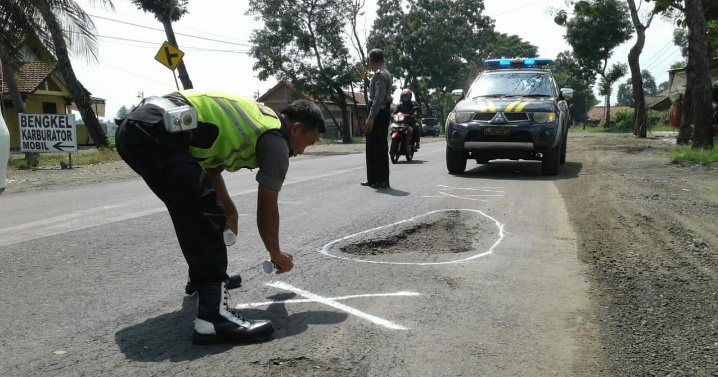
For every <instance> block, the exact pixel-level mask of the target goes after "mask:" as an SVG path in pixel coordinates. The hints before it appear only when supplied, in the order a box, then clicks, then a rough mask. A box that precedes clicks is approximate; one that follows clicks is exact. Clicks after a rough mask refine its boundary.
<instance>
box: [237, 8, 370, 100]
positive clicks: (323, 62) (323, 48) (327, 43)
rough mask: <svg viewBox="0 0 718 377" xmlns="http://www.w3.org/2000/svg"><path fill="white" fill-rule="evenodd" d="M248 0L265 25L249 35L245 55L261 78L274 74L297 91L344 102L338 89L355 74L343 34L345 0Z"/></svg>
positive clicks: (342, 92)
mask: <svg viewBox="0 0 718 377" xmlns="http://www.w3.org/2000/svg"><path fill="white" fill-rule="evenodd" d="M305 3H307V4H305V5H303V6H297V4H295V2H294V1H291V0H251V1H250V2H249V11H248V12H247V13H248V14H250V15H254V16H255V18H256V19H258V20H262V21H263V23H264V27H263V28H262V29H255V30H254V31H253V32H252V36H251V37H250V42H251V43H252V44H253V46H252V48H251V51H250V55H251V56H252V57H253V58H255V59H256V63H255V64H254V69H255V70H256V71H258V76H259V79H260V80H266V79H268V78H269V77H272V76H273V77H275V78H276V79H277V80H280V81H282V80H286V81H289V82H290V83H292V85H293V86H294V88H295V89H296V90H297V91H298V92H304V93H307V94H310V95H312V96H314V97H315V98H327V97H329V98H330V99H331V100H332V101H334V102H335V103H337V104H339V105H344V104H345V103H346V98H345V95H344V91H343V88H345V87H349V84H350V83H351V82H352V80H353V79H355V78H356V73H355V71H354V66H355V64H354V63H355V62H350V61H349V51H348V49H347V47H346V45H345V42H344V40H343V39H342V36H343V35H344V29H345V26H346V23H347V22H348V20H347V17H346V15H347V14H348V13H349V12H350V8H349V4H348V2H345V1H342V2H335V1H328V0H309V1H306V2H305Z"/></svg>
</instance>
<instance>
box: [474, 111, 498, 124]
mask: <svg viewBox="0 0 718 377" xmlns="http://www.w3.org/2000/svg"><path fill="white" fill-rule="evenodd" d="M495 116H496V113H476V115H474V120H479V121H484V122H489V121H491V119H494V117H495Z"/></svg>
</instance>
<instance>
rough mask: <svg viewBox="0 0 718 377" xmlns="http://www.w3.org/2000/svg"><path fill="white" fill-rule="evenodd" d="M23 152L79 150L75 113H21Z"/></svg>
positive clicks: (21, 143)
mask: <svg viewBox="0 0 718 377" xmlns="http://www.w3.org/2000/svg"><path fill="white" fill-rule="evenodd" d="M20 151H21V152H48V153H49V152H77V126H76V124H75V115H74V114H20Z"/></svg>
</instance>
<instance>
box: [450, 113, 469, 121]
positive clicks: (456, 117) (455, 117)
mask: <svg viewBox="0 0 718 377" xmlns="http://www.w3.org/2000/svg"><path fill="white" fill-rule="evenodd" d="M473 117H474V113H473V112H472V111H452V112H451V114H449V120H450V121H452V122H453V123H467V122H469V121H470V120H471V119H472V118H473Z"/></svg>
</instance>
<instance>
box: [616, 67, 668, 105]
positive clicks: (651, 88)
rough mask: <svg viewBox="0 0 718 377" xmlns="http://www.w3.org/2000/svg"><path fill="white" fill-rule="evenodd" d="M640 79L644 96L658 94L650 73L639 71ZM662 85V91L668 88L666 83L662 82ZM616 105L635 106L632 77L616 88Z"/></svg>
mask: <svg viewBox="0 0 718 377" xmlns="http://www.w3.org/2000/svg"><path fill="white" fill-rule="evenodd" d="M641 78H642V81H643V90H644V92H645V94H646V95H649V96H654V95H656V93H658V92H659V89H658V88H657V87H656V79H655V78H654V77H653V75H652V74H651V72H650V71H648V70H645V69H644V70H643V71H641ZM663 85H664V88H663V89H666V88H668V82H667V81H666V82H664V83H663ZM663 89H661V90H663ZM617 104H618V105H619V106H628V107H634V106H635V102H634V95H633V77H630V78H629V79H628V80H626V82H624V83H623V84H621V85H619V86H618V93H617Z"/></svg>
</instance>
